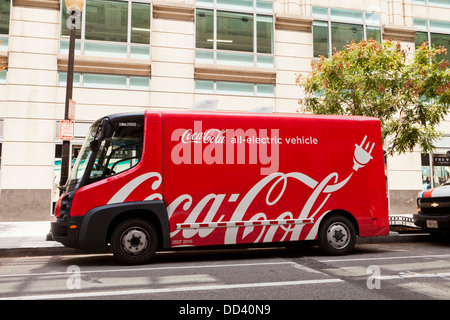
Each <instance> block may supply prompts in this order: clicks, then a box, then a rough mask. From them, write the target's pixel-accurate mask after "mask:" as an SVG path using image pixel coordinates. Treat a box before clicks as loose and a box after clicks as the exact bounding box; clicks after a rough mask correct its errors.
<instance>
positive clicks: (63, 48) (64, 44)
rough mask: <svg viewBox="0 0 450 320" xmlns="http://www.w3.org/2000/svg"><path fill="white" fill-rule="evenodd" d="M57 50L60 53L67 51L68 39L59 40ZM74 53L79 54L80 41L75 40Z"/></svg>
mask: <svg viewBox="0 0 450 320" xmlns="http://www.w3.org/2000/svg"><path fill="white" fill-rule="evenodd" d="M59 52H60V53H66V54H67V53H69V41H68V40H67V41H66V40H61V41H60V42H59ZM75 54H76V55H78V54H81V42H79V41H75Z"/></svg>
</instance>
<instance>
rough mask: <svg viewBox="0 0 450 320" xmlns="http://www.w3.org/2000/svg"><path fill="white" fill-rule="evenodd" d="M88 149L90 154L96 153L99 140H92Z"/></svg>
mask: <svg viewBox="0 0 450 320" xmlns="http://www.w3.org/2000/svg"><path fill="white" fill-rule="evenodd" d="M89 148H90V149H91V150H92V152H97V151H98V149H99V148H100V140H98V139H95V140H92V141H91V143H90V144H89Z"/></svg>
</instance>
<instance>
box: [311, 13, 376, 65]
mask: <svg viewBox="0 0 450 320" xmlns="http://www.w3.org/2000/svg"><path fill="white" fill-rule="evenodd" d="M325 10H326V17H325V15H324V12H325ZM332 10H334V11H335V12H338V11H341V12H345V11H347V12H354V13H355V14H356V13H359V14H361V19H356V18H355V20H351V21H349V20H347V19H344V18H342V19H341V18H339V17H337V16H336V15H332V13H331V11H332ZM314 11H316V13H314ZM319 11H322V13H319ZM312 15H313V19H314V20H313V28H312V36H313V57H314V58H318V57H319V56H315V54H314V51H315V50H314V24H315V22H319V23H326V25H327V26H326V27H327V31H328V35H327V36H328V39H327V41H328V42H327V46H328V56H331V55H333V53H334V48H333V39H332V24H333V23H334V24H346V25H360V26H362V28H363V39H364V40H367V33H368V32H367V28H368V27H369V28H373V29H375V28H377V29H378V30H379V32H380V33H379V34H380V39H376V40H377V41H382V34H381V12H376V11H360V10H354V9H337V8H333V7H320V6H313V7H312ZM368 15H377V16H378V18H375V17H368ZM322 27H324V26H322ZM336 50H337V51H340V50H342V49H339V48H336Z"/></svg>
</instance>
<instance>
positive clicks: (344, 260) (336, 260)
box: [319, 254, 450, 262]
mask: <svg viewBox="0 0 450 320" xmlns="http://www.w3.org/2000/svg"><path fill="white" fill-rule="evenodd" d="M420 258H450V254H430V255H426V256H398V257H378V258H376V257H373V258H355V259H351V258H346V259H328V260H319V262H352V261H374V260H398V259H420Z"/></svg>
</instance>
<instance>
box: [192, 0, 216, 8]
mask: <svg viewBox="0 0 450 320" xmlns="http://www.w3.org/2000/svg"><path fill="white" fill-rule="evenodd" d="M196 5H198V6H208V7H212V6H214V0H197V1H196Z"/></svg>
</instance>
